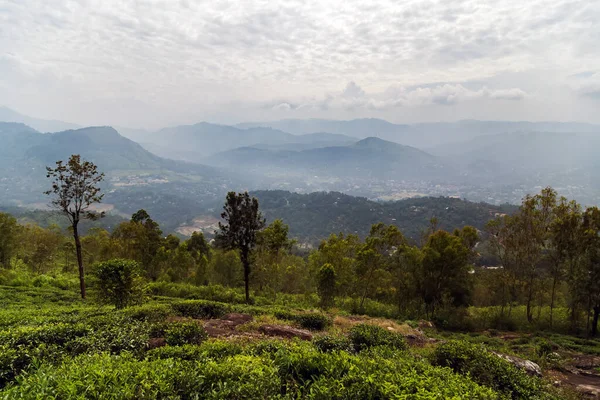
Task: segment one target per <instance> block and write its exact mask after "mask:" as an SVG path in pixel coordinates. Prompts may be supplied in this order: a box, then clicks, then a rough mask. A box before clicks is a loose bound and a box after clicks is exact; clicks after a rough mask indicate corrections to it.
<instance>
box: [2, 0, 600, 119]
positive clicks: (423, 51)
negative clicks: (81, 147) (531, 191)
mask: <svg viewBox="0 0 600 400" xmlns="http://www.w3.org/2000/svg"><path fill="white" fill-rule="evenodd" d="M599 21H600V1H599V0H585V1H562V0H546V1H536V0H516V1H513V0H493V1H488V0H452V1H450V0H441V1H410V0H402V1H400V0H394V1H383V0H382V1H369V0H341V1H337V0H308V1H275V0H266V1H258V0H235V1H221V0H210V1H197V0H180V1H178V0H137V1H128V0H77V1H75V0H72V1H71V0H0V105H5V106H7V107H10V108H13V109H15V110H17V111H19V112H21V113H24V114H28V115H31V116H35V117H41V118H54V119H60V120H64V121H69V122H75V123H79V124H84V125H90V124H96V125H97V124H102V125H108V124H111V125H121V126H128V127H147V128H156V127H160V126H165V125H174V124H182V123H193V122H198V121H202V120H208V121H214V122H222V123H233V122H241V121H257V120H267V119H268V120H270V119H281V118H307V117H318V118H334V119H339V118H343V119H348V118H358V117H379V118H385V119H388V120H390V121H393V122H417V121H448V120H458V119H465V118H476V119H502V120H562V121H565V120H577V121H587V122H596V123H600V112H599V111H600V22H599Z"/></svg>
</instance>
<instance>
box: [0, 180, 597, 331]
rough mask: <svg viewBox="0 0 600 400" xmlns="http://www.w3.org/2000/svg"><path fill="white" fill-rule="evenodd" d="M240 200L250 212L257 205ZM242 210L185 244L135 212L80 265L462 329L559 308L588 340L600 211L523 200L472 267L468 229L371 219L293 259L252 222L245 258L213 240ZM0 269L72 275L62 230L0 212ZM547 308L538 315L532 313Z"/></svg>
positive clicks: (549, 320) (93, 239)
mask: <svg viewBox="0 0 600 400" xmlns="http://www.w3.org/2000/svg"><path fill="white" fill-rule="evenodd" d="M244 196H247V194H240V195H237V194H235V193H231V194H230V196H228V202H227V203H226V205H225V208H226V209H227V207H230V211H231V204H238V205H239V202H238V203H235V201H237V200H235V201H234V200H232V199H237V198H238V197H239V198H242V197H244ZM247 199H250V198H249V197H247ZM232 201H234V203H232ZM248 204H254V207H256V208H257V207H258V202H254V203H251V202H250V201H249V200H248ZM243 212H245V211H244V210H243V207H242V210H241V211H240V214H239V215H238V216H237V217H235V216H233V215H232V214H231V213H230V214H229V215H224V219H223V224H222V226H221V229H220V230H219V232H217V239H219V238H221V240H216V241H215V240H213V241H211V242H210V243H209V242H208V241H207V240H206V239H205V238H204V236H203V235H202V233H199V232H196V233H194V234H193V235H192V237H191V238H189V239H187V240H180V239H179V238H178V237H176V236H174V235H167V236H164V235H163V233H162V231H161V229H160V226H159V224H158V223H156V222H155V221H154V220H153V219H152V218H151V216H150V215H148V213H147V212H145V211H144V210H139V211H138V212H136V213H134V214H133V215H132V217H131V219H130V220H129V221H126V222H122V223H121V224H119V225H118V226H117V227H116V228H115V229H114V231H113V232H112V233H109V232H108V231H106V230H104V229H99V228H96V229H92V230H90V232H89V233H88V234H87V235H85V236H82V238H81V244H82V248H83V263H84V265H86V266H93V265H95V264H98V263H100V262H104V261H109V260H113V259H128V260H133V261H135V262H136V263H137V265H139V267H140V273H141V276H142V277H143V279H144V280H145V281H162V282H185V283H190V284H194V285H223V286H226V287H234V288H235V287H242V286H243V285H244V283H245V281H247V282H248V285H249V287H250V290H251V292H252V293H254V294H255V295H261V296H269V295H276V294H278V293H291V294H318V296H319V298H320V302H321V303H320V304H321V306H322V307H325V308H327V307H335V305H336V303H337V302H339V301H343V302H346V303H347V302H348V301H349V302H351V303H352V304H353V306H352V307H353V310H352V311H354V312H357V313H360V312H364V311H365V308H366V307H367V303H369V302H374V301H375V302H379V303H382V304H388V305H393V307H394V308H395V309H396V315H397V316H401V317H404V318H419V317H427V318H430V319H433V320H436V321H438V322H439V323H441V324H444V323H448V320H449V319H451V320H452V321H453V324H454V325H453V326H454V327H456V328H461V324H468V323H469V321H468V320H467V318H468V312H467V310H468V307H469V306H476V307H490V306H491V307H492V308H491V309H492V310H494V318H495V320H494V321H496V322H495V325H494V327H497V328H508V329H510V328H511V326H510V324H509V322H508V321H510V319H511V313H513V310H514V309H516V308H517V307H520V306H524V307H525V308H526V316H527V319H528V321H529V323H531V324H536V323H537V324H538V326H539V325H543V326H548V327H552V325H553V324H554V323H555V321H554V320H553V319H554V318H555V317H554V310H555V309H556V308H561V309H564V308H565V307H566V308H568V311H569V314H568V315H569V321H568V322H569V324H570V326H571V328H572V329H573V330H577V329H579V328H581V327H582V325H585V328H586V330H587V331H589V332H591V333H592V334H595V333H596V326H597V319H598V312H599V311H600V236H599V233H600V211H599V210H598V209H597V208H596V207H591V208H588V209H585V210H583V209H582V208H581V206H579V205H578V204H577V203H575V202H572V201H571V202H569V201H568V200H566V199H564V198H558V197H557V196H556V193H555V192H554V191H553V190H552V189H545V190H544V191H542V193H541V194H538V195H536V196H528V197H526V198H525V199H524V201H523V204H522V205H521V207H520V208H519V210H518V212H516V213H515V214H513V215H506V216H502V217H499V218H497V219H495V220H494V221H492V222H490V223H489V224H488V228H487V229H488V231H489V235H490V241H489V243H488V246H489V247H490V248H491V250H492V251H493V252H495V254H496V256H497V257H498V259H499V260H501V262H502V265H501V266H500V267H497V268H495V269H485V268H479V267H475V266H474V265H475V262H476V260H477V258H478V257H479V253H478V248H479V247H480V244H479V243H480V242H479V240H480V233H481V232H479V231H478V230H477V229H475V228H473V227H470V226H466V227H463V228H461V229H456V230H454V231H453V232H447V231H445V230H441V229H439V227H438V226H437V225H436V221H435V220H432V221H431V224H430V227H429V229H428V230H427V232H426V234H425V235H424V239H423V241H422V243H420V244H414V243H413V242H412V241H410V240H408V239H407V238H406V237H405V236H404V235H403V233H402V232H401V231H400V230H399V229H398V228H397V227H396V226H394V225H386V224H383V223H378V224H375V225H373V226H372V227H371V230H370V233H369V234H368V235H367V237H366V238H365V239H364V240H363V239H360V238H359V237H358V235H355V234H345V233H339V234H332V235H331V236H330V237H329V238H328V239H326V240H323V241H322V242H321V244H320V245H319V247H318V248H317V249H315V250H313V251H312V252H311V253H310V254H309V255H308V256H301V255H299V253H298V252H297V251H296V248H295V241H294V240H292V239H290V237H289V227H288V226H287V225H286V224H284V223H283V221H281V220H275V221H274V222H272V223H271V224H269V225H268V226H264V227H263V226H261V225H260V224H259V225H256V226H255V232H254V234H255V237H254V238H253V239H252V240H249V241H247V242H246V244H247V245H248V253H247V260H244V255H243V250H242V249H241V248H239V247H236V246H238V245H239V244H240V243H241V242H243V240H242V241H241V242H238V243H231V242H230V243H225V242H224V237H223V236H224V232H225V231H226V230H229V233H230V234H232V235H236V234H239V233H240V232H245V233H247V231H244V229H245V226H244V224H245V221H248V219H247V218H245V217H243V215H244V214H243ZM224 214H225V213H224ZM253 215H254V217H253V218H254V219H255V220H256V221H259V220H261V218H262V216H261V215H260V212H258V209H256V210H255V212H254V214H253ZM234 218H238V222H235V221H234ZM240 221H241V222H240ZM0 262H1V263H2V266H3V268H4V269H5V270H9V269H15V268H27V269H29V270H30V271H32V272H34V273H38V274H44V273H45V274H48V273H52V272H56V271H62V272H66V273H71V272H74V271H75V270H76V257H75V249H74V245H73V244H72V239H71V238H69V237H68V236H65V232H63V231H61V230H60V229H58V228H57V227H51V228H49V229H43V228H40V227H39V226H36V225H20V224H18V223H17V221H16V220H15V219H14V218H13V217H11V216H10V215H8V214H0ZM246 264H247V265H246ZM245 267H247V272H248V275H247V276H245V274H244V272H245V270H246V268H245ZM548 307H549V309H550V312H549V314H548V313H545V314H544V315H543V316H542V315H541V310H542V309H546V308H548ZM563 314H564V313H563ZM542 320H543V321H542ZM542 322H543V323H542ZM562 322H563V325H564V321H562ZM544 324H546V325H544ZM465 327H466V325H465Z"/></svg>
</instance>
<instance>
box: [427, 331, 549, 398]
mask: <svg viewBox="0 0 600 400" xmlns="http://www.w3.org/2000/svg"><path fill="white" fill-rule="evenodd" d="M432 363H433V364H434V365H438V366H441V367H449V368H451V369H452V370H453V371H455V372H457V373H459V374H461V375H465V376H469V377H470V378H471V379H472V380H474V381H475V382H477V383H479V384H481V385H485V386H488V387H490V388H492V389H494V390H497V391H499V392H503V393H505V394H506V395H508V396H512V398H517V399H530V398H532V397H534V396H535V395H536V394H537V393H539V391H540V384H539V382H538V380H537V379H536V378H532V377H529V376H528V375H527V374H526V373H525V372H524V371H522V370H520V369H518V368H516V367H515V366H513V365H512V364H511V363H509V362H508V361H506V360H504V359H502V358H500V357H498V356H497V355H495V354H493V353H491V352H490V351H488V350H487V349H486V348H485V347H484V346H481V345H475V344H471V343H467V342H465V341H449V342H447V343H443V344H440V345H439V346H438V347H437V348H436V349H435V351H434V353H433V356H432Z"/></svg>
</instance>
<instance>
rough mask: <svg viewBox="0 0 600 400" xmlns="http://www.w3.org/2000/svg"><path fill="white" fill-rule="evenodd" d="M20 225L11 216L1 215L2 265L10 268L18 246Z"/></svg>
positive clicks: (0, 260)
mask: <svg viewBox="0 0 600 400" xmlns="http://www.w3.org/2000/svg"><path fill="white" fill-rule="evenodd" d="M18 230H19V225H18V224H17V220H16V219H15V218H13V217H12V216H11V215H9V214H5V213H0V265H2V266H4V267H9V266H10V259H11V257H12V255H13V252H14V251H15V248H16V245H17V233H18Z"/></svg>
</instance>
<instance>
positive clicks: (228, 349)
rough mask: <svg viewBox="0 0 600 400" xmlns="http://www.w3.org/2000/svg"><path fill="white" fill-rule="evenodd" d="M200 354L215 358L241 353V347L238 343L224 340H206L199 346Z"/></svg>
mask: <svg viewBox="0 0 600 400" xmlns="http://www.w3.org/2000/svg"><path fill="white" fill-rule="evenodd" d="M200 349H201V350H202V356H203V357H206V358H212V359H215V360H218V359H222V358H225V357H230V356H236V355H238V354H242V352H243V348H242V346H241V345H240V344H238V343H234V342H230V341H226V340H207V341H206V342H204V343H202V346H201V347H200Z"/></svg>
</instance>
